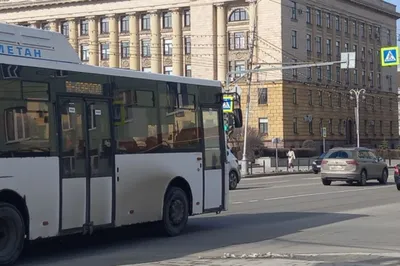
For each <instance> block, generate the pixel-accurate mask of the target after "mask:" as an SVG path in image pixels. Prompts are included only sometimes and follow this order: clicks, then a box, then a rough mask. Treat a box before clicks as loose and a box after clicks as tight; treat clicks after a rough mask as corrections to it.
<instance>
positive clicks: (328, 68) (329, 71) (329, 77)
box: [326, 66, 332, 82]
mask: <svg viewBox="0 0 400 266" xmlns="http://www.w3.org/2000/svg"><path fill="white" fill-rule="evenodd" d="M326 80H327V81H328V82H331V81H332V66H326Z"/></svg>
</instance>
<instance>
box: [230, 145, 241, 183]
mask: <svg viewBox="0 0 400 266" xmlns="http://www.w3.org/2000/svg"><path fill="white" fill-rule="evenodd" d="M226 160H227V162H228V173H229V190H235V189H236V188H237V185H238V184H239V182H240V180H241V179H242V175H241V173H240V164H239V162H238V159H237V158H236V157H235V155H233V153H232V151H231V149H229V147H228V146H227V147H226Z"/></svg>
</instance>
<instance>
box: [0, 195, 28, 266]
mask: <svg viewBox="0 0 400 266" xmlns="http://www.w3.org/2000/svg"><path fill="white" fill-rule="evenodd" d="M24 243H25V223H24V219H23V218H22V215H21V213H20V212H19V211H18V209H17V208H15V207H14V206H13V205H11V204H8V203H3V202H1V203H0V247H1V249H0V265H10V264H13V263H14V262H15V261H16V260H17V259H18V257H19V256H20V254H21V252H22V250H23V248H24Z"/></svg>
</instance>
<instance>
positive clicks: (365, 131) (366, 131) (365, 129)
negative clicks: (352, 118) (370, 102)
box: [364, 120, 368, 135]
mask: <svg viewBox="0 0 400 266" xmlns="http://www.w3.org/2000/svg"><path fill="white" fill-rule="evenodd" d="M364 134H365V135H368V120H364Z"/></svg>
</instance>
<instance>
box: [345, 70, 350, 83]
mask: <svg viewBox="0 0 400 266" xmlns="http://www.w3.org/2000/svg"><path fill="white" fill-rule="evenodd" d="M344 81H345V82H346V84H347V85H348V84H350V75H349V70H347V69H345V70H344Z"/></svg>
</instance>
